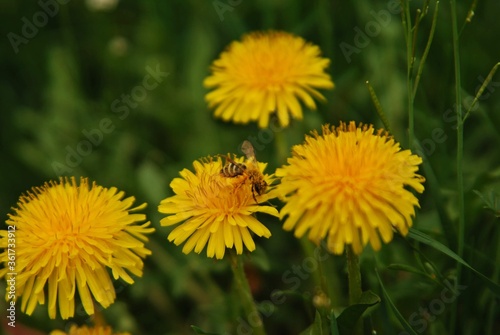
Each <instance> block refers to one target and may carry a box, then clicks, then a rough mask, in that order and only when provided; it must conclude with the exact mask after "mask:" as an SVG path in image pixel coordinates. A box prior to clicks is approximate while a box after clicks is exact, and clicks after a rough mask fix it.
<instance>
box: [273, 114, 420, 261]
mask: <svg viewBox="0 0 500 335" xmlns="http://www.w3.org/2000/svg"><path fill="white" fill-rule="evenodd" d="M421 163H422V159H421V158H420V157H418V156H417V155H413V154H412V153H411V152H410V150H401V148H400V145H399V143H397V142H395V141H394V139H393V138H392V137H391V136H389V135H388V134H387V132H384V131H383V130H379V131H378V132H376V133H375V131H374V129H373V126H371V125H369V126H367V125H364V126H363V125H359V126H357V127H356V124H355V123H354V122H350V123H349V124H348V125H346V124H345V123H341V124H340V127H331V128H330V127H329V126H323V134H322V135H319V134H318V133H317V132H313V136H306V141H305V143H304V144H302V145H297V146H295V147H293V157H292V158H289V159H288V165H285V166H284V167H282V168H280V169H278V170H277V171H276V176H278V177H282V179H281V184H280V185H278V187H277V188H276V192H277V193H278V194H279V195H280V196H281V197H283V198H284V200H285V201H286V205H285V206H284V207H283V208H282V210H281V212H280V216H281V218H284V217H285V216H288V217H287V219H286V221H285V223H284V226H283V228H284V229H285V230H292V229H295V236H296V237H301V236H303V235H304V234H305V233H306V232H307V231H308V230H309V239H310V240H312V241H313V242H315V243H320V241H321V240H322V239H323V238H326V239H327V246H328V249H329V250H330V251H332V252H333V253H335V254H341V253H342V252H343V251H344V246H345V245H346V244H350V245H352V248H353V250H354V252H355V253H357V254H359V253H361V251H362V250H363V247H364V246H365V245H366V244H367V243H368V242H370V244H371V245H372V247H373V249H374V250H379V249H380V247H381V243H380V237H382V240H383V241H384V243H388V242H389V241H391V240H392V237H393V228H396V229H397V230H398V231H399V232H400V233H401V234H403V235H406V234H407V232H408V228H409V227H410V226H411V225H412V216H415V210H414V207H415V206H417V207H419V203H418V199H417V198H416V197H415V196H414V195H413V194H412V193H411V192H410V191H409V190H407V189H406V188H405V186H409V187H411V188H413V189H414V190H415V191H417V192H419V193H422V192H423V191H424V186H423V185H422V183H423V182H424V181H425V179H424V178H423V177H422V176H420V175H418V174H416V172H417V170H418V165H419V164H421Z"/></svg>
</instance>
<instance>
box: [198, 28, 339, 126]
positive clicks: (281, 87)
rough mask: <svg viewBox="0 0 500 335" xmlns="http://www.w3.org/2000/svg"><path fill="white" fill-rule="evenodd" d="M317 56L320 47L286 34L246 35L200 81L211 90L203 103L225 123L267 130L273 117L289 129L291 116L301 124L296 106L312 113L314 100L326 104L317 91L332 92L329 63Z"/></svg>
mask: <svg viewBox="0 0 500 335" xmlns="http://www.w3.org/2000/svg"><path fill="white" fill-rule="evenodd" d="M320 55H321V50H320V49H319V47H318V46H316V45H313V44H311V43H308V42H306V41H305V40H304V39H303V38H301V37H298V36H294V35H292V34H289V33H286V32H281V31H268V32H253V33H250V34H248V35H245V36H243V38H242V40H241V41H235V42H233V43H231V44H230V45H229V47H228V48H227V49H226V50H225V51H224V52H222V54H221V55H220V57H219V58H218V59H217V60H215V61H214V62H213V64H212V66H211V70H212V74H211V75H210V76H209V77H207V78H206V79H205V81H204V85H205V87H207V88H211V89H213V90H212V91H211V92H209V93H208V94H207V95H206V97H205V99H206V100H207V102H208V104H209V107H210V108H215V114H214V115H215V117H217V118H222V119H223V120H224V121H232V122H234V123H243V124H245V123H249V122H258V126H259V127H260V128H266V127H267V126H268V124H269V119H270V116H271V115H272V114H273V113H275V112H276V113H277V117H278V120H279V123H280V125H281V126H283V127H285V126H288V124H289V122H290V115H291V116H292V117H293V118H296V119H299V120H300V119H302V107H301V103H300V101H302V103H303V104H304V105H305V106H306V107H307V108H309V109H311V110H315V109H316V103H315V102H314V99H313V98H316V99H318V100H321V101H323V100H324V97H323V95H322V94H321V93H319V92H318V89H331V88H333V87H334V85H333V82H332V81H331V79H330V76H329V75H328V74H327V73H325V72H324V71H325V69H326V68H327V67H328V65H329V63H330V60H329V59H327V58H321V57H320Z"/></svg>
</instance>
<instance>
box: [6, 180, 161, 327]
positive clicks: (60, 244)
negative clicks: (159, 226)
mask: <svg viewBox="0 0 500 335" xmlns="http://www.w3.org/2000/svg"><path fill="white" fill-rule="evenodd" d="M134 200H135V199H134V197H128V198H124V192H121V191H118V190H117V189H116V188H115V187H112V188H109V189H108V188H104V187H102V186H98V185H96V183H93V184H92V185H91V186H90V185H89V182H88V180H87V179H86V178H81V179H80V184H79V185H78V184H77V182H76V180H75V178H71V179H68V178H64V179H63V178H61V179H60V181H59V182H54V181H51V182H49V183H45V184H44V185H43V186H42V187H34V188H33V189H32V191H29V192H27V194H26V195H22V196H21V197H20V199H19V202H18V204H17V207H16V208H14V214H10V215H9V219H8V220H7V222H6V223H7V226H8V227H7V230H1V231H0V247H1V248H2V249H3V250H4V251H3V252H2V253H1V254H0V261H1V262H2V263H3V264H4V265H5V267H4V268H2V269H1V270H0V277H5V278H6V279H7V280H9V279H12V277H13V276H14V274H13V273H16V274H17V275H16V277H15V282H16V297H19V296H21V298H22V303H21V308H20V309H21V311H22V312H25V313H26V314H28V315H31V314H32V313H33V311H34V309H35V307H36V306H37V305H38V304H45V299H46V295H45V294H46V293H47V298H48V313H49V317H50V318H52V319H54V318H55V317H56V310H57V305H58V306H59V311H60V314H61V317H62V318H63V319H67V318H69V317H72V316H73V315H74V312H75V293H76V292H78V294H79V296H80V300H81V302H82V304H83V307H84V309H85V311H86V312H87V313H88V314H89V315H90V314H93V313H94V301H93V299H95V301H96V302H98V303H99V304H101V305H102V306H103V307H104V308H106V307H108V306H109V305H110V304H112V303H113V302H114V300H115V290H114V287H113V283H112V281H111V278H110V274H109V272H108V269H109V270H111V273H112V274H113V278H114V279H118V278H121V279H122V280H124V281H125V282H127V283H129V284H130V283H133V282H134V280H133V279H132V277H131V276H130V274H133V275H135V276H139V277H140V276H142V267H143V260H142V259H143V258H145V256H146V255H150V254H151V252H150V251H149V250H148V249H146V248H145V247H144V242H145V241H147V238H146V236H145V234H148V233H151V232H153V231H154V229H153V228H148V226H149V224H150V223H149V222H146V223H143V224H142V225H138V224H136V223H137V222H140V221H144V220H145V219H146V216H145V215H144V214H138V213H133V212H135V211H138V210H141V209H143V208H144V207H145V205H146V204H144V205H141V206H137V207H132V204H133V202H134ZM7 248H15V255H16V257H15V262H12V258H10V256H11V255H10V254H8V249H7ZM9 261H11V262H9Z"/></svg>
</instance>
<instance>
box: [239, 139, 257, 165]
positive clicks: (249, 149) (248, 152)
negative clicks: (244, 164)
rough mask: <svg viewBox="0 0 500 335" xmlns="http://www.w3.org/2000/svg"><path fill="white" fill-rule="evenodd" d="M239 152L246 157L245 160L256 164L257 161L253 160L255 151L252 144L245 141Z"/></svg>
mask: <svg viewBox="0 0 500 335" xmlns="http://www.w3.org/2000/svg"><path fill="white" fill-rule="evenodd" d="M241 150H242V151H243V153H244V154H245V156H247V159H248V160H250V161H252V162H256V161H257V159H256V158H255V150H254V149H253V145H252V143H250V141H247V140H245V141H244V142H243V144H242V145H241Z"/></svg>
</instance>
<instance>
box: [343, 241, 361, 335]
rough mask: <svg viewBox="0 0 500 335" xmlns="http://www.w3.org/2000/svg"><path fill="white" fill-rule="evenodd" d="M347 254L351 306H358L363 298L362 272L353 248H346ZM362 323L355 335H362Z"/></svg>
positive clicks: (359, 324)
mask: <svg viewBox="0 0 500 335" xmlns="http://www.w3.org/2000/svg"><path fill="white" fill-rule="evenodd" d="M346 249H347V250H346V254H347V276H348V279H349V305H353V304H356V303H357V302H358V301H359V298H361V292H362V291H361V270H360V267H359V257H358V255H356V253H355V252H354V250H352V247H351V246H348V247H347V248H346ZM362 327H363V325H362V323H361V322H358V325H357V326H356V328H355V329H354V334H361V330H362Z"/></svg>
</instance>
